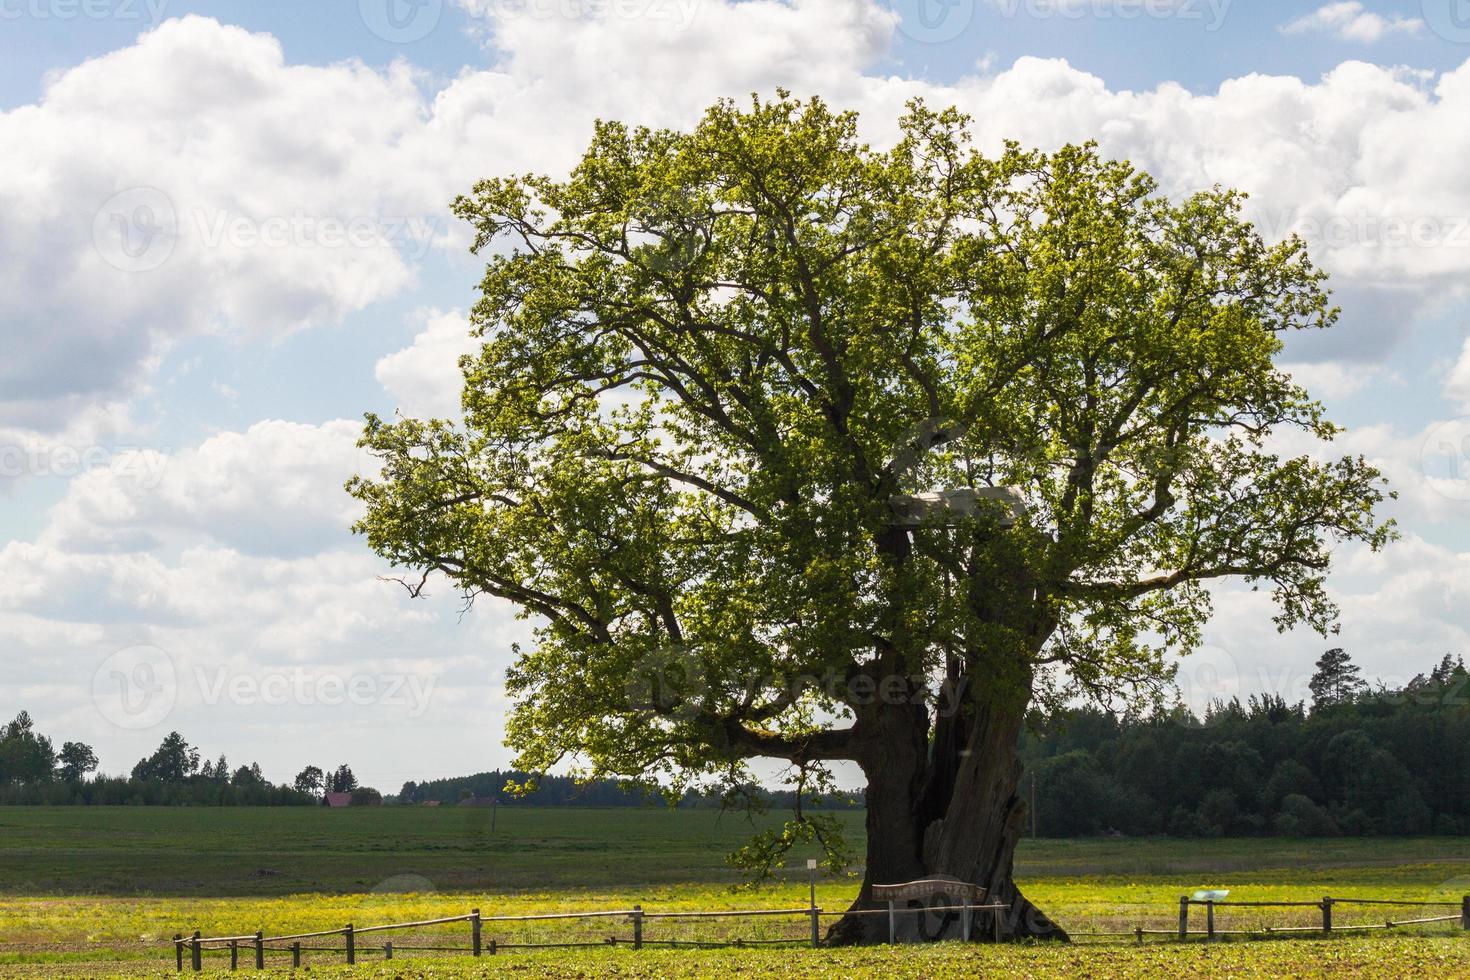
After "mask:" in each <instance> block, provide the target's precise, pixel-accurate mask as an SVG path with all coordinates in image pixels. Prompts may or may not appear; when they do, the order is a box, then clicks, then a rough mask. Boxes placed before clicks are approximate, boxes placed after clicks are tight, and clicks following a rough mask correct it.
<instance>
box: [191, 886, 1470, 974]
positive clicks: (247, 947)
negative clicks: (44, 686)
mask: <svg viewBox="0 0 1470 980" xmlns="http://www.w3.org/2000/svg"><path fill="white" fill-rule="evenodd" d="M1196 906H1200V907H1203V908H1204V910H1205V928H1204V930H1203V931H1199V930H1194V931H1191V929H1190V909H1191V908H1192V907H1196ZM1337 906H1392V907H1398V908H1412V907H1417V908H1426V909H1430V908H1453V909H1455V910H1456V911H1454V912H1453V913H1450V914H1445V915H1428V916H1422V917H1416V918H1411V919H1400V920H1393V919H1388V920H1384V921H1383V922H1381V923H1380V922H1373V923H1356V924H1351V923H1350V924H1343V923H1337V922H1334V920H1333V912H1334V909H1335V908H1336V907H1337ZM1239 908H1257V909H1260V908H1283V909H1285V908H1296V909H1317V910H1318V911H1319V913H1320V915H1321V923H1320V925H1312V926H1269V925H1268V926H1263V927H1261V928H1258V929H1237V930H1224V929H1218V928H1216V923H1215V912H1216V910H1217V909H1239ZM1006 909H1007V906H1005V905H982V904H963V905H945V906H933V907H930V906H923V905H919V906H911V907H909V908H897V909H867V910H862V911H858V912H848V911H846V910H844V911H841V912H837V911H833V912H828V911H825V910H823V909H822V908H820V907H819V906H818V905H817V904H816V903H815V901H813V902H812V904H810V905H808V906H806V907H804V908H788V909H728V910H727V909H721V910H717V911H671V912H649V911H646V910H644V908H643V907H642V906H641V905H634V906H633V907H632V908H630V909H616V910H612V911H595V912H551V913H543V914H537V915H481V914H480V910H479V909H471V910H470V912H469V914H467V915H453V916H448V917H445V918H440V919H423V920H420V921H417V922H397V923H391V924H388V925H372V926H355V925H353V924H352V923H348V924H347V925H345V926H343V927H342V928H340V929H327V930H322V931H319V932H302V933H295V934H292V935H283V936H267V935H265V933H264V932H263V931H257V932H254V933H251V934H248V935H239V936H204V935H201V934H200V933H199V932H198V931H197V930H196V931H195V932H194V934H193V935H191V936H185V935H183V934H182V933H180V934H177V935H175V936H174V938H173V940H172V943H173V946H174V955H175V963H176V965H177V968H178V970H179V971H180V972H182V971H183V970H184V968H185V966H184V965H185V961H186V960H187V962H188V964H189V967H190V968H191V969H193V970H195V971H199V970H202V969H203V968H204V958H205V956H206V955H218V956H224V955H228V957H229V964H230V969H231V970H236V969H239V968H240V960H241V957H242V954H243V955H247V956H249V958H250V961H251V962H252V963H253V964H254V967H255V969H257V970H262V969H265V967H266V962H267V957H268V956H279V957H283V958H284V957H285V956H288V955H289V956H290V958H291V966H292V967H299V966H301V965H302V961H303V959H304V958H305V956H306V954H308V953H316V954H332V955H334V956H340V957H345V958H346V962H347V963H356V962H357V961H358V958H359V957H360V956H370V955H377V956H382V957H383V958H384V959H389V960H391V959H393V958H394V956H395V955H396V954H399V953H407V952H439V953H467V954H469V955H471V956H484V955H489V956H494V955H496V954H497V953H499V952H501V951H504V950H512V949H549V948H570V947H592V946H595V947H603V946H619V945H622V946H629V947H631V948H632V949H634V950H641V949H644V948H645V947H648V946H674V947H678V946H692V947H715V946H752V945H759V944H801V945H807V944H810V945H811V946H814V947H815V946H817V945H818V944H819V943H820V942H821V920H822V919H823V918H840V917H842V916H845V915H882V916H887V917H888V922H889V936H890V938H892V937H893V936H894V935H895V931H896V921H895V916H896V915H904V914H927V913H935V912H938V913H944V914H946V915H949V914H954V913H959V917H960V921H961V924H962V931H963V934H964V936H965V937H966V938H969V937H970V935H971V929H972V926H973V924H974V922H975V914H976V913H979V912H990V913H992V914H991V916H990V920H991V923H990V924H991V926H992V928H993V930H994V931H993V935H992V938H994V939H995V940H996V941H999V940H1000V938H1001V935H1002V927H1003V915H1002V914H1001V913H1003V912H1004V911H1005V910H1006ZM771 917H791V918H806V919H808V920H809V921H810V925H811V928H810V934H809V935H806V936H803V937H801V938H799V939H798V938H778V939H770V938H744V939H742V938H736V939H727V940H723V941H720V942H701V941H689V940H674V939H650V938H647V937H646V936H645V935H644V931H645V930H644V927H645V924H647V923H650V922H671V921H676V920H709V919H742V918H745V919H750V918H771ZM558 920H560V921H567V920H611V921H619V922H621V923H622V924H625V925H627V926H629V935H627V936H626V937H622V936H616V935H614V936H609V937H607V938H605V939H602V940H600V941H596V942H588V941H575V942H536V943H531V942H505V941H503V940H501V941H497V940H496V939H495V938H489V939H486V938H485V925H486V924H487V923H526V922H531V923H540V922H552V921H558ZM1438 922H1458V923H1459V924H1460V927H1461V928H1462V929H1466V930H1470V895H1467V896H1465V897H1464V898H1462V899H1461V900H1460V901H1459V902H1419V901H1398V900H1395V899H1373V898H1332V897H1323V898H1322V899H1321V900H1320V901H1315V902H1227V901H1211V900H1201V899H1193V898H1189V897H1183V898H1180V899H1179V927H1178V929H1177V930H1173V929H1145V928H1142V927H1139V928H1137V929H1135V930H1134V931H1133V932H1130V933H1079V934H1077V938H1088V937H1103V936H1110V937H1112V936H1119V937H1121V936H1127V937H1133V938H1136V939H1137V941H1139V942H1143V941H1144V938H1145V937H1146V936H1167V937H1170V938H1174V939H1177V940H1181V941H1184V940H1191V939H1204V940H1207V941H1208V940H1213V939H1217V938H1219V937H1223V936H1244V935H1255V936H1258V935H1276V934H1283V935H1285V934H1294V933H1307V932H1313V933H1318V932H1320V933H1322V934H1325V935H1330V934H1332V933H1334V932H1354V931H1360V930H1370V929H1394V928H1400V927H1404V926H1413V925H1424V924H1430V923H1438ZM450 925H459V926H460V927H461V928H467V930H468V933H469V935H468V945H442V944H436V945H425V944H423V943H394V942H393V941H392V940H391V939H386V940H384V941H383V942H381V943H379V942H377V939H376V937H377V936H378V935H379V934H383V933H393V932H402V931H405V930H423V929H428V928H434V927H439V926H450ZM369 935H370V936H373V937H375V938H374V940H373V941H371V942H368V943H364V942H363V941H362V937H363V936H369ZM334 937H340V938H341V940H342V945H340V946H338V945H321V944H319V943H316V944H314V943H312V940H327V939H330V938H334Z"/></svg>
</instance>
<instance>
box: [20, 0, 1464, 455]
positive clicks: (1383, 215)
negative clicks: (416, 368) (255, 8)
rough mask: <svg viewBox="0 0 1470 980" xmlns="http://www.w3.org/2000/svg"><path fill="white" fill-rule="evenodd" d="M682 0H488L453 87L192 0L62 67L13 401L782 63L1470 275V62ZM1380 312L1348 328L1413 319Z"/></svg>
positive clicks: (190, 329)
mask: <svg viewBox="0 0 1470 980" xmlns="http://www.w3.org/2000/svg"><path fill="white" fill-rule="evenodd" d="M467 2H469V0H467ZM471 6H474V4H473V3H471ZM572 9H578V8H572ZM609 9H611V8H609ZM670 9H671V10H674V8H670ZM678 9H683V8H678ZM689 9H690V10H691V11H692V12H691V13H690V15H689V17H688V18H687V19H681V17H679V16H674V14H673V13H671V15H670V16H667V17H662V16H639V17H633V16H613V15H612V14H610V13H608V12H606V11H604V12H602V13H601V14H567V15H564V14H562V13H559V12H558V11H559V10H560V7H555V6H554V7H551V8H544V9H543V6H538V5H534V4H530V5H520V4H514V5H509V4H508V5H500V4H486V5H483V6H482V7H480V8H477V10H476V12H478V13H480V14H482V15H483V17H484V19H485V22H486V23H487V24H489V25H490V33H489V36H490V37H492V38H493V43H494V53H493V55H492V57H493V58H494V64H493V66H492V67H490V68H487V69H483V70H468V69H467V70H466V71H465V72H463V73H462V74H461V75H460V76H458V77H457V78H455V79H453V80H451V81H449V82H448V83H445V84H442V85H440V86H439V87H438V88H437V89H436V88H435V86H434V84H433V83H432V82H431V81H430V80H429V79H427V78H425V77H423V76H421V75H419V74H417V73H416V72H415V71H414V70H413V69H412V68H410V67H409V66H407V65H406V64H402V63H399V64H395V65H394V66H391V67H390V68H388V69H386V70H382V71H375V70H372V69H370V68H368V67H366V66H364V65H362V64H360V63H356V62H342V63H338V64H334V65H328V66H309V65H295V64H289V63H288V62H286V60H285V58H284V55H283V53H282V49H281V46H280V44H279V43H278V42H277V41H276V40H275V39H274V38H272V37H270V36H268V35H262V34H251V33H248V32H246V31H244V30H241V29H239V28H234V27H228V26H224V25H221V24H219V23H217V22H215V21H212V20H207V19H203V18H198V17H186V18H183V19H179V20H171V21H167V22H165V23H164V24H163V25H161V26H160V27H159V28H157V29H156V30H154V31H152V32H150V33H147V34H145V35H143V36H142V37H141V38H140V39H139V40H138V41H137V43H136V44H134V45H132V46H130V47H127V48H124V49H121V50H119V51H115V52H113V53H111V54H107V55H104V56H102V57H99V58H96V59H94V60H92V61H88V62H86V63H84V64H82V65H79V66H77V67H75V68H72V69H70V70H67V71H64V72H61V73H59V74H57V75H56V76H55V77H54V78H53V79H52V80H51V82H50V84H49V85H48V87H47V89H46V91H45V94H44V96H43V97H42V99H41V100H40V101H39V102H38V103H37V104H35V105H30V106H24V107H21V108H17V109H14V110H11V111H9V112H6V113H3V114H0V142H3V143H4V145H6V146H7V147H9V148H10V152H8V153H7V154H6V155H5V156H4V158H3V159H0V207H4V208H5V210H6V214H7V221H6V224H5V228H4V230H0V252H3V253H4V254H5V255H7V256H8V257H9V259H8V261H7V262H5V263H0V321H3V322H5V323H6V324H7V329H8V330H10V331H11V340H12V343H11V345H10V350H9V354H10V356H9V357H7V358H6V360H5V362H4V364H3V365H0V392H3V394H0V424H8V425H11V426H24V427H26V428H27V429H28V431H34V430H38V428H39V427H41V426H43V425H49V426H52V427H54V426H56V425H63V424H65V423H66V421H67V419H68V416H69V415H70V414H72V413H75V412H77V411H79V410H80V407H81V406H83V405H86V404H89V403H92V402H95V401H96V400H98V399H99V398H107V397H111V398H114V399H125V398H127V397H128V396H130V395H131V394H133V393H135V392H136V390H137V386H138V385H139V384H141V383H143V382H145V381H146V379H147V378H148V377H149V375H150V372H151V371H152V370H153V368H154V366H155V365H156V364H157V363H158V360H159V358H160V357H161V356H162V355H163V354H164V353H166V352H167V351H168V350H170V349H171V348H172V346H173V345H175V344H176V343H177V342H178V341H179V340H180V339H181V338H185V337H188V336H191V335H196V334H200V333H219V332H224V333H229V334H232V335H234V336H238V337H241V338H244V339H249V338H252V337H261V336H264V337H277V336H280V335H282V334H284V333H288V332H291V331H294V330H299V329H303V328H305V327H309V326H312V325H315V324H321V323H332V322H335V321H337V320H338V319H340V318H342V317H343V316H345V315H347V314H349V313H352V312H354V311H359V310H363V309H365V308H368V307H370V306H372V305H373V304H374V303H376V302H379V301H381V300H383V299H385V298H387V297H389V296H392V295H395V294H397V293H398V292H400V291H402V290H403V289H405V288H406V287H407V286H409V285H410V284H411V283H412V282H413V281H414V278H415V273H416V269H417V263H418V260H419V259H420V258H422V256H423V255H424V253H425V252H426V251H427V250H428V249H429V248H431V247H433V246H434V245H435V244H436V243H443V242H453V243H454V244H456V245H458V244H460V240H459V239H460V235H461V232H460V230H458V229H455V228H453V227H452V226H451V225H450V224H449V221H448V218H447V216H446V209H445V205H446V204H447V202H448V201H449V199H450V198H451V197H452V196H453V195H454V194H455V193H458V192H460V191H463V190H465V189H467V188H468V187H469V186H470V185H471V183H472V182H473V181H474V180H475V179H477V178H479V177H482V176H485V175H487V174H491V173H509V172H522V171H525V170H528V169H534V170H542V171H551V172H557V171H561V170H564V169H565V168H566V167H568V166H569V165H570V164H571V163H572V162H573V161H574V160H575V158H576V154H577V153H578V151H579V150H580V148H581V146H582V145H583V144H584V143H585V140H586V138H587V135H588V132H589V131H590V127H591V123H592V120H593V119H594V118H596V117H598V116H602V117H616V118H621V119H626V120H629V121H631V122H636V123H647V124H653V125H688V124H690V123H691V122H693V121H694V120H695V119H696V118H697V116H698V113H699V112H700V110H701V109H702V108H703V107H704V106H706V105H707V104H708V103H709V102H710V101H712V100H713V99H715V98H718V97H722V96H731V95H734V96H736V97H741V96H742V95H743V94H744V93H749V92H753V91H754V92H762V93H767V94H769V93H770V92H771V91H772V90H773V89H774V88H775V87H776V86H777V85H786V86H788V87H790V88H791V89H792V90H793V91H795V92H797V93H820V94H822V95H824V96H825V97H827V98H828V99H829V100H830V101H832V102H833V103H835V104H837V105H839V106H842V107H851V108H856V109H860V110H862V111H864V113H865V114H866V115H865V120H866V121H865V126H866V127H867V129H868V132H869V134H870V135H871V136H872V138H874V139H875V140H876V141H878V142H882V141H884V140H886V139H889V138H891V137H892V135H893V120H894V118H895V117H896V116H897V115H898V114H899V113H900V112H901V111H902V108H903V104H904V102H905V101H906V100H907V99H909V98H911V97H913V96H923V97H925V98H927V99H928V100H929V101H930V102H931V103H933V104H948V103H954V104H958V105H959V106H961V107H962V108H964V109H966V110H968V111H969V112H971V113H972V114H973V115H974V117H975V119H976V128H977V131H978V133H979V134H980V136H981V137H982V138H983V139H984V141H985V142H986V144H987V145H988V146H990V147H992V148H994V147H997V146H998V145H999V143H1000V141H1001V140H1002V139H1004V138H1007V137H1010V138H1017V139H1020V140H1021V141H1022V142H1025V143H1029V144H1033V145H1038V146H1043V147H1054V146H1056V145H1058V144H1059V143H1061V142H1064V141H1078V140H1085V139H1098V140H1099V141H1100V142H1101V144H1102V146H1103V148H1104V150H1105V151H1106V152H1108V153H1111V154H1115V155H1119V156H1127V157H1129V158H1131V159H1133V160H1135V161H1136V162H1137V163H1139V164H1140V165H1141V166H1145V167H1147V168H1149V169H1150V170H1151V171H1153V172H1154V173H1155V174H1156V175H1158V176H1159V177H1160V178H1161V180H1162V181H1163V182H1164V185H1165V187H1166V188H1167V189H1168V190H1170V191H1171V192H1173V193H1183V192H1187V191H1190V190H1195V189H1199V188H1202V187H1208V186H1210V185H1212V184H1214V183H1217V182H1218V183H1222V184H1226V185H1230V186H1235V187H1241V188H1243V189H1246V190H1248V191H1251V192H1253V193H1254V194H1255V195H1256V199H1255V205H1254V208H1255V214H1256V216H1257V217H1259V218H1260V220H1261V223H1262V227H1263V229H1265V230H1266V231H1267V232H1268V233H1271V234H1284V233H1286V232H1288V231H1292V230H1298V231H1301V232H1302V233H1303V234H1305V235H1307V236H1308V237H1309V238H1310V239H1312V240H1313V243H1314V245H1315V246H1316V247H1317V251H1318V254H1319V256H1321V257H1322V258H1323V260H1324V262H1325V263H1326V264H1327V265H1328V266H1329V267H1330V268H1332V269H1333V271H1335V272H1338V273H1340V274H1342V276H1343V277H1344V278H1345V279H1351V280H1352V281H1353V282H1355V283H1359V284H1361V285H1364V286H1365V287H1366V288H1370V289H1379V288H1382V289H1387V288H1389V287H1390V286H1394V287H1398V288H1400V289H1401V291H1403V293H1404V295H1403V299H1404V302H1403V303H1401V304H1399V306H1400V307H1401V308H1403V307H1407V308H1408V309H1410V310H1413V309H1417V308H1418V307H1419V306H1420V305H1422V304H1424V303H1426V302H1428V301H1429V299H1430V298H1431V297H1435V296H1440V295H1444V294H1445V292H1446V291H1447V290H1449V289H1451V288H1455V287H1457V286H1458V283H1459V282H1461V281H1463V278H1464V275H1465V273H1466V272H1467V271H1470V258H1467V257H1470V182H1467V181H1466V180H1465V178H1464V175H1463V173H1462V172H1461V170H1460V169H1457V165H1456V161H1458V160H1462V159H1464V158H1465V156H1466V155H1467V153H1470V131H1467V130H1466V129H1465V127H1463V126H1461V125H1458V120H1460V119H1462V118H1464V116H1465V114H1466V113H1467V112H1470V68H1461V69H1459V70H1457V71H1454V72H1450V73H1447V74H1445V75H1443V76H1440V77H1439V78H1438V79H1437V80H1433V81H1432V82H1430V83H1426V82H1425V81H1424V80H1423V79H1422V78H1420V77H1417V76H1411V75H1408V74H1406V73H1404V72H1402V71H1394V70H1389V69H1383V68H1379V67H1376V66H1372V65H1366V64H1360V63H1348V64H1345V65H1343V66H1341V67H1339V68H1338V69H1336V70H1334V71H1333V72H1331V73H1330V74H1328V75H1327V76H1326V77H1324V78H1322V79H1321V80H1318V81H1303V80H1301V79H1297V78H1292V77H1268V76H1258V75H1252V76H1248V77H1244V78H1240V79H1236V80H1233V81H1229V82H1227V83H1225V84H1224V85H1222V86H1221V87H1220V89H1219V90H1218V91H1217V92H1214V93H1208V94H1194V93H1190V92H1188V91H1186V90H1184V89H1183V88H1181V87H1179V86H1177V85H1171V84H1164V85H1161V86H1159V87H1158V88H1156V89H1153V90H1149V91H1140V92H1132V91H1120V90H1115V89H1111V88H1109V86H1107V85H1106V84H1105V83H1104V82H1103V81H1102V80H1101V79H1100V78H1098V77H1096V76H1093V75H1090V74H1088V73H1086V72H1083V71H1079V70H1078V69H1076V68H1073V67H1071V66H1070V65H1068V64H1067V63H1066V62H1063V61H1056V60H1042V59H1035V58H1022V59H1020V60H1018V61H1016V62H1015V63H1014V64H1013V65H1012V66H1011V67H1009V68H1007V69H1005V70H1003V71H1000V72H998V73H994V74H981V75H976V76H973V77H969V78H964V79H961V80H959V81H957V82H955V83H953V84H947V85H946V84H939V83H935V82H931V81H925V80H920V79H910V78H901V77H896V76H892V75H882V74H879V73H877V72H876V66H877V65H879V64H881V63H882V61H883V60H884V59H885V58H886V57H887V55H888V51H889V46H890V43H891V41H892V38H893V35H894V30H895V24H896V21H895V18H894V15H893V12H892V11H891V10H890V9H888V8H887V7H886V6H884V5H882V4H879V3H877V2H876V0H866V2H851V0H806V2H793V3H785V2H778V0H753V2H746V3H733V2H728V0H706V2H702V3H700V4H699V5H698V6H697V8H689ZM548 11H550V12H548ZM1038 105H1044V106H1045V107H1046V111H1045V112H1037V111H1036V110H1035V107H1036V106H1038ZM323 106H330V107H331V111H330V112H324V111H323V110H322V107H323ZM1242 133H1248V134H1250V138H1249V139H1241V138H1240V134H1242ZM1362 334H1363V336H1362V337H1361V338H1360V339H1361V340H1362V343H1361V344H1358V343H1357V342H1356V341H1355V342H1354V345H1353V346H1355V347H1364V346H1367V345H1369V344H1370V341H1372V340H1375V339H1377V340H1382V338H1384V337H1388V338H1389V340H1390V341H1391V338H1392V336H1393V332H1392V331H1389V332H1387V333H1384V332H1378V333H1372V334H1371V335H1370V333H1369V331H1367V330H1366V329H1365V330H1363V331H1362ZM1347 335H1348V332H1345V333H1344V334H1343V335H1342V336H1347ZM1332 354H1333V352H1331V351H1327V352H1321V353H1318V352H1310V357H1311V358H1312V359H1322V358H1323V357H1324V356H1331V355H1332Z"/></svg>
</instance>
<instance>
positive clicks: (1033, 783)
mask: <svg viewBox="0 0 1470 980" xmlns="http://www.w3.org/2000/svg"><path fill="white" fill-rule="evenodd" d="M1031 839H1032V840H1035V839H1036V770H1035V769H1032V770H1031Z"/></svg>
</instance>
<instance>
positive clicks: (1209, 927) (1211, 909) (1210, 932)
mask: <svg viewBox="0 0 1470 980" xmlns="http://www.w3.org/2000/svg"><path fill="white" fill-rule="evenodd" d="M1214 938H1215V902H1214V900H1213V899H1211V900H1210V901H1208V902H1206V903H1205V939H1207V940H1211V939H1214Z"/></svg>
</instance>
